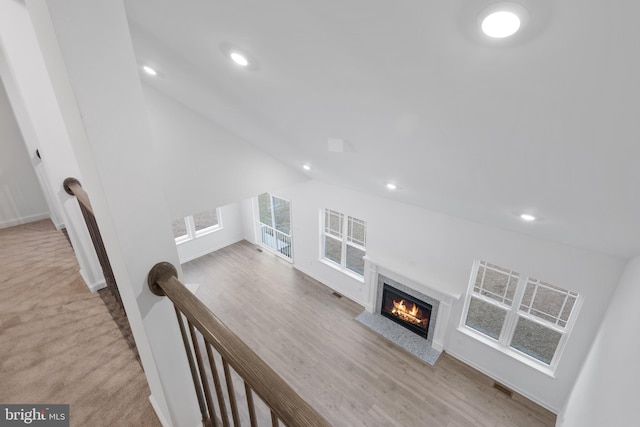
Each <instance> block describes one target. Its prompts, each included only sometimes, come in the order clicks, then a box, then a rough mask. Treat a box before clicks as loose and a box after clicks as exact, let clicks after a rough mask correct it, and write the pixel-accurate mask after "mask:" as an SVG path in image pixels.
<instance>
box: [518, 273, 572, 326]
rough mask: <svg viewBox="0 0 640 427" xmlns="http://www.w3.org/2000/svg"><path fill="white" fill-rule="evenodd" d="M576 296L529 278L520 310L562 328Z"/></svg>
mask: <svg viewBox="0 0 640 427" xmlns="http://www.w3.org/2000/svg"><path fill="white" fill-rule="evenodd" d="M577 296H578V294H576V293H575V292H569V291H568V290H566V289H562V288H559V287H557V286H554V285H551V284H549V283H546V282H541V281H540V280H538V279H534V278H529V280H528V281H527V288H526V290H525V294H524V298H523V299H522V304H521V305H520V310H521V311H523V312H525V313H530V314H532V315H534V316H536V317H538V318H540V319H543V320H546V321H549V322H552V323H555V324H557V325H560V326H563V327H564V326H566V324H567V321H568V320H569V316H570V315H571V310H572V309H573V306H574V305H575V302H576V298H577Z"/></svg>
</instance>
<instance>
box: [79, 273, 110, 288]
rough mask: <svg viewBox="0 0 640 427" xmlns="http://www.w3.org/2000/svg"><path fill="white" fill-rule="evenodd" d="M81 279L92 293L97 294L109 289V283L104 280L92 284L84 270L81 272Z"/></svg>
mask: <svg viewBox="0 0 640 427" xmlns="http://www.w3.org/2000/svg"><path fill="white" fill-rule="evenodd" d="M80 277H82V280H84V284H85V285H87V288H89V290H90V291H91V292H97V291H99V290H100V289H103V288H106V287H107V282H106V281H105V280H104V279H103V280H100V281H99V282H95V283H92V282H91V281H90V280H89V278H88V277H87V275H86V274H85V273H84V270H82V269H81V270H80Z"/></svg>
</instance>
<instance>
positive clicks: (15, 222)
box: [0, 212, 55, 228]
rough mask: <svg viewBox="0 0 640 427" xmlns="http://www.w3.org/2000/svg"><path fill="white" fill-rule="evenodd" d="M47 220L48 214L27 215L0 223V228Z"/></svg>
mask: <svg viewBox="0 0 640 427" xmlns="http://www.w3.org/2000/svg"><path fill="white" fill-rule="evenodd" d="M47 218H49V213H48V212H43V213H39V214H35V215H27V216H23V217H20V218H14V219H8V220H5V221H2V222H0V228H9V227H14V226H16V225H20V224H27V223H29V222H35V221H40V220H43V219H47ZM54 225H55V224H54Z"/></svg>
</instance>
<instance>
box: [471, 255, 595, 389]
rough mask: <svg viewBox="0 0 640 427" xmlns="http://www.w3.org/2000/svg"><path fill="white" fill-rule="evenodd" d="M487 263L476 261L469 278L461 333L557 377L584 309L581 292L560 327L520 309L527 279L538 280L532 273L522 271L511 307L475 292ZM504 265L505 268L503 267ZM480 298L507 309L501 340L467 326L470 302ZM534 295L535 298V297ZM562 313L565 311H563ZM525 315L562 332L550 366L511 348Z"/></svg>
mask: <svg viewBox="0 0 640 427" xmlns="http://www.w3.org/2000/svg"><path fill="white" fill-rule="evenodd" d="M481 262H484V261H481V260H476V261H474V263H473V273H472V274H471V278H470V280H469V286H468V288H467V293H466V297H465V303H464V309H463V311H462V317H461V318H460V324H459V326H458V330H459V331H460V332H463V333H465V334H466V335H469V336H471V337H473V338H475V339H477V340H478V341H481V342H483V343H484V344H486V345H489V346H490V347H493V348H494V349H496V350H498V351H501V352H502V353H504V354H507V355H509V356H511V357H513V358H514V359H516V360H519V361H520V362H522V363H524V364H526V365H528V366H531V367H533V368H535V369H537V370H538V371H540V372H543V373H545V374H547V375H549V376H551V377H554V378H555V375H554V374H555V370H556V368H557V367H558V363H559V361H560V358H561V357H562V353H563V352H564V349H565V345H566V342H567V340H568V339H569V336H570V335H571V332H572V330H573V326H574V325H575V322H576V318H577V317H578V314H579V312H580V309H581V307H582V303H583V297H582V295H581V294H577V297H576V301H575V303H574V305H573V308H572V309H571V314H570V315H569V318H568V319H567V324H566V326H565V327H561V326H558V325H557V324H554V323H552V322H550V321H547V320H544V319H540V318H538V317H536V316H533V315H531V314H530V313H525V312H523V311H521V310H520V306H521V304H522V299H523V297H524V293H525V291H526V286H527V282H528V281H529V280H530V279H531V280H534V279H533V278H532V277H531V275H529V274H525V272H518V274H519V279H518V283H517V285H516V291H515V294H514V296H513V302H512V305H511V306H508V305H506V304H504V303H500V302H498V301H496V300H494V299H492V298H489V297H487V296H485V295H481V294H479V293H477V292H475V291H474V287H475V283H476V278H477V276H478V272H479V270H480V268H479V267H480V263H481ZM486 264H492V263H489V262H486ZM493 265H497V264H493ZM502 268H504V267H502ZM505 270H508V268H505ZM539 282H542V281H541V280H539ZM572 293H574V294H576V293H575V292H572ZM472 297H473V298H477V299H480V300H481V301H483V302H486V303H488V304H491V305H494V306H496V307H499V308H500V309H503V310H506V316H505V320H504V324H503V326H502V330H501V331H500V336H499V337H498V339H497V340H496V339H494V338H492V337H490V336H488V335H486V334H483V333H482V332H480V331H477V330H475V329H473V328H472V327H470V326H467V324H466V320H467V315H468V312H469V305H470V303H471V298H472ZM532 298H533V297H532ZM561 313H562V311H561ZM520 317H522V318H524V319H526V320H529V321H531V322H533V323H537V324H539V325H541V326H544V327H546V328H548V329H551V330H553V331H555V332H558V333H559V334H560V335H561V337H560V341H559V342H558V346H557V347H556V351H555V353H554V355H553V358H552V359H551V362H550V363H549V364H548V365H547V364H546V363H544V362H543V361H541V360H539V359H536V358H535V357H533V356H530V355H528V354H526V353H524V352H522V351H520V350H518V349H516V348H513V347H511V345H510V344H511V340H512V338H513V335H514V332H515V329H516V325H517V322H518V318H520Z"/></svg>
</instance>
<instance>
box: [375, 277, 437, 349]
mask: <svg viewBox="0 0 640 427" xmlns="http://www.w3.org/2000/svg"><path fill="white" fill-rule="evenodd" d="M431 311H432V306H431V304H428V303H426V302H424V301H421V300H420V299H418V298H416V297H413V296H411V295H409V294H407V293H405V292H403V291H401V290H399V289H396V288H394V287H393V286H390V285H388V284H387V283H384V286H383V288H382V303H381V307H380V313H381V314H382V315H383V316H385V317H387V318H389V319H391V320H393V321H394V322H396V323H398V324H399V325H402V326H404V327H405V328H407V329H409V330H410V331H412V332H414V333H416V334H418V335H420V336H421V337H423V338H427V337H428V333H429V321H430V320H431Z"/></svg>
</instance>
